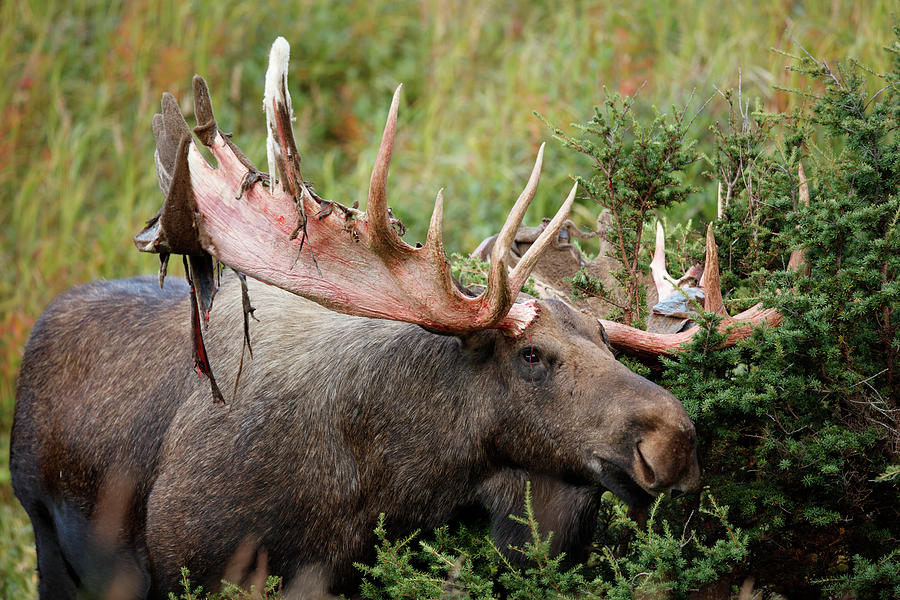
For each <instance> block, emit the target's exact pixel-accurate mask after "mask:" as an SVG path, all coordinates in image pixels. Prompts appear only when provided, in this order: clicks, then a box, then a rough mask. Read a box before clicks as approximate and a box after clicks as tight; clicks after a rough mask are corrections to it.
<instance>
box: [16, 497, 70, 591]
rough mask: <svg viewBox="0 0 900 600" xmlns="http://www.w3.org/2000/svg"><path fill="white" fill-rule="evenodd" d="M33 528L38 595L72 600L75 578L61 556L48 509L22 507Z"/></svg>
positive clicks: (38, 505) (37, 504) (40, 505)
mask: <svg viewBox="0 0 900 600" xmlns="http://www.w3.org/2000/svg"><path fill="white" fill-rule="evenodd" d="M25 509H26V512H28V516H29V517H31V524H32V525H33V527H34V542H35V546H36V549H37V562H38V575H39V577H38V596H39V598H41V600H46V599H48V598H61V599H65V598H73V599H74V598H75V595H76V593H77V590H78V584H79V581H78V578H77V575H76V574H75V571H74V569H73V567H72V565H70V564H69V563H68V562H67V561H66V558H65V556H64V555H63V552H62V548H60V545H59V539H58V537H57V535H56V528H55V527H54V525H53V520H52V518H51V517H50V514H49V512H48V511H47V508H46V507H45V506H44V505H43V504H40V503H38V502H36V503H34V504H30V505H29V506H26V507H25Z"/></svg>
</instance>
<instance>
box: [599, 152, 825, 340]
mask: <svg viewBox="0 0 900 600" xmlns="http://www.w3.org/2000/svg"><path fill="white" fill-rule="evenodd" d="M798 174H799V180H800V194H799V195H800V202H801V203H802V204H804V205H805V206H809V188H808V186H807V182H806V174H805V173H804V172H803V165H800V167H799V173H798ZM661 234H662V229H661V226H660V225H657V242H656V252H655V253H654V258H653V261H652V263H651V270H652V272H653V278H654V282H655V283H656V285H657V289H658V290H659V297H660V299H662V298H663V294H664V293H665V292H666V291H667V290H668V291H669V292H671V291H674V290H675V286H673V285H672V283H671V281H672V278H671V277H669V276H668V273H667V272H666V267H665V254H664V246H663V244H664V242H663V241H662V239H663V237H662V235H661ZM804 265H805V258H804V252H803V250H802V249H798V250H794V251H793V252H792V253H791V257H790V260H789V261H788V269H789V270H791V271H798V270H801V269H803V268H804ZM720 285H721V284H720V281H719V252H718V248H717V247H716V240H715V237H714V235H713V224H712V223H710V224H709V226H708V227H707V229H706V262H705V267H704V271H703V277H702V279H701V282H700V286H701V287H702V288H703V291H704V300H703V310H705V311H706V312H711V313H715V314H718V315H722V316H723V317H724V318H723V319H722V321H721V323H719V325H718V331H719V332H722V333H725V334H726V336H727V337H726V339H725V341H724V342H723V343H722V344H721V347H727V346H733V345H734V344H735V343H736V342H737V341H738V340H740V339H742V338H745V337H748V336H749V335H750V334H751V333H752V331H753V328H754V327H757V326H759V325H762V324H763V323H767V324H768V325H771V326H777V325H779V324H781V321H782V316H781V314H780V313H779V312H778V311H777V310H776V309H774V308H763V306H762V303H761V302H760V303H758V304H756V305H754V306H752V307H751V308H749V309H747V310H745V311H743V312H741V313H738V314H737V315H735V316H733V317H730V316H728V312H727V311H726V310H725V306H724V304H723V302H722V290H721V287H720ZM598 320H599V321H600V323H601V324H602V325H603V328H604V329H605V330H606V334H607V335H608V336H609V341H610V344H612V345H613V346H614V347H615V348H617V349H619V350H621V351H623V352H626V353H628V354H632V355H635V356H639V357H642V358H652V357H655V356H659V355H661V354H668V353H671V352H673V351H675V350H677V349H678V348H680V347H681V346H682V345H683V344H686V343H687V342H689V341H690V340H691V338H693V337H694V334H695V333H697V331H699V326H698V325H694V326H692V327H690V328H688V329H686V330H685V331H681V332H678V333H668V334H662V333H652V332H648V331H643V330H641V329H636V328H634V327H630V326H628V325H623V324H622V323H616V322H615V321H607V320H605V319H598Z"/></svg>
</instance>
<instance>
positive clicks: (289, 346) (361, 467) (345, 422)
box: [192, 281, 505, 522]
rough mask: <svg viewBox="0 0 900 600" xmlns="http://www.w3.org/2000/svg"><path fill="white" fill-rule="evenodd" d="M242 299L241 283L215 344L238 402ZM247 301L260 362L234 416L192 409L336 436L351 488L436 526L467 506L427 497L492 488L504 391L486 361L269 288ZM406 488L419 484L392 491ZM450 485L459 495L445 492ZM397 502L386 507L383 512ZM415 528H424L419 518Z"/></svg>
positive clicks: (199, 397)
mask: <svg viewBox="0 0 900 600" xmlns="http://www.w3.org/2000/svg"><path fill="white" fill-rule="evenodd" d="M237 287H238V286H237V283H236V281H227V282H225V283H224V284H223V288H222V290H221V291H220V293H219V294H218V295H217V296H216V304H215V307H214V310H213V311H212V318H211V320H210V327H209V330H208V334H209V335H208V336H207V346H208V351H209V354H210V362H211V364H212V367H213V369H214V370H215V375H216V377H217V378H218V379H219V381H220V385H221V386H222V389H223V391H224V390H226V389H228V390H231V388H232V384H233V382H234V380H235V378H236V377H237V372H238V365H239V364H240V352H239V348H240V347H241V341H240V338H241V335H242V332H243V325H242V323H241V314H242V313H241V308H240V294H239V293H237ZM250 297H251V300H252V303H253V305H254V306H255V307H256V313H255V314H256V316H257V317H258V319H259V322H258V323H255V322H251V329H250V336H251V343H252V347H253V358H252V359H249V357H248V355H245V356H244V364H243V368H242V369H241V374H240V379H239V381H238V385H237V387H236V389H235V392H234V394H233V396H234V397H233V399H231V398H230V394H229V393H228V392H225V396H226V399H228V400H229V402H230V403H231V404H230V405H229V406H228V407H222V406H221V405H217V406H218V410H217V408H216V407H211V406H209V404H210V403H211V400H210V398H209V395H208V393H199V394H195V395H194V398H193V399H192V401H197V402H199V404H200V405H201V406H203V407H204V408H203V409H202V410H204V412H206V411H214V412H220V413H222V414H221V417H222V418H224V419H226V420H228V419H230V418H233V417H229V416H228V415H235V414H238V415H246V414H248V413H254V414H256V413H258V414H259V415H260V418H263V417H262V416H263V414H264V415H265V417H264V418H266V419H271V420H274V421H276V422H277V423H278V426H277V427H278V428H279V429H280V431H281V436H282V438H283V439H286V440H290V439H295V440H302V439H306V438H309V437H311V436H314V435H315V432H309V431H299V428H309V424H310V423H316V424H320V425H321V427H323V428H326V427H327V428H333V429H334V428H336V429H337V430H338V431H340V432H341V433H342V437H343V441H344V443H345V447H344V448H340V449H335V451H336V452H349V454H350V455H351V456H349V457H348V458H350V459H352V462H353V463H355V465H356V466H358V471H357V472H356V473H353V474H351V475H348V477H351V479H352V480H353V481H351V482H349V484H351V485H354V486H355V485H358V486H359V487H360V491H361V492H362V493H363V494H365V495H367V496H369V497H372V495H376V496H377V494H379V493H380V490H381V489H389V488H390V489H393V490H394V492H396V491H397V490H398V489H402V490H406V491H408V492H409V494H410V497H408V498H405V499H404V500H405V501H406V502H407V506H409V507H410V510H411V511H412V512H415V511H416V510H420V509H421V510H426V509H427V511H428V515H430V516H432V517H433V516H434V515H435V514H436V512H444V511H435V506H436V505H440V504H445V509H446V511H448V512H449V511H452V510H453V508H455V506H451V505H452V504H457V503H458V502H459V501H460V500H462V501H463V502H465V501H466V500H467V499H463V498H454V499H453V500H452V501H451V499H449V498H447V499H442V498H434V497H431V496H429V497H427V498H426V497H421V495H422V494H431V493H432V492H431V490H438V489H444V490H447V489H472V487H473V486H471V485H466V484H468V483H471V482H472V481H473V480H476V479H478V478H480V477H485V476H487V472H486V471H487V469H488V459H487V457H486V456H485V450H484V448H485V443H484V436H485V435H486V432H488V431H490V430H491V428H492V425H493V422H492V419H494V418H495V410H494V407H493V405H494V403H496V402H502V400H500V399H499V398H497V397H496V394H495V393H489V395H488V394H486V393H485V391H486V390H491V391H496V390H499V389H503V388H504V387H505V385H504V383H503V382H502V381H501V380H500V375H499V374H498V373H497V370H496V368H495V367H493V366H492V363H491V362H490V361H484V360H483V357H482V356H479V355H478V353H477V352H476V353H472V352H469V351H467V349H466V348H465V347H463V345H462V344H461V342H460V340H459V339H457V338H455V337H452V336H442V335H436V334H433V333H430V332H428V331H426V330H424V329H422V328H421V327H419V326H417V325H411V324H408V323H399V322H394V321H384V320H375V319H366V318H360V317H351V316H346V315H341V314H338V313H334V312H331V311H328V310H325V309H323V308H321V307H320V306H318V305H316V304H314V303H311V302H308V301H306V300H303V299H301V298H298V297H296V296H294V295H292V294H288V293H285V292H283V291H281V290H278V289H276V288H272V287H269V286H264V285H258V284H257V285H251V288H250ZM484 335H491V334H490V333H485V334H484ZM201 387H202V386H198V389H199V388H201ZM207 392H208V389H207ZM264 404H265V405H266V406H265V407H263V406H262V405H264ZM242 419H246V417H242ZM235 426H237V423H235ZM404 480H408V481H410V482H416V484H415V485H410V486H397V485H390V486H388V485H385V482H386V481H390V482H392V483H394V482H396V481H404ZM454 480H458V481H459V483H460V486H458V487H457V486H448V485H447V484H446V482H447V481H454ZM397 502H398V498H385V499H384V504H385V507H387V506H389V505H396V504H397ZM372 505H373V506H374V505H377V503H372ZM416 507H418V508H416ZM410 518H411V521H412V522H421V521H420V520H419V516H418V515H415V514H411V515H410Z"/></svg>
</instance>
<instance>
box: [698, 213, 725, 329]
mask: <svg viewBox="0 0 900 600" xmlns="http://www.w3.org/2000/svg"><path fill="white" fill-rule="evenodd" d="M701 279H702V281H703V283H702V287H703V295H704V300H703V310H705V311H706V312H711V313H716V314H717V315H725V316H726V317H727V316H728V312H727V311H726V310H725V306H724V304H723V303H722V288H721V285H722V284H721V280H720V279H719V248H718V247H717V246H716V237H715V234H714V233H713V224H712V223H710V224H709V225H708V226H707V227H706V264H705V265H704V266H703V276H702V277H701Z"/></svg>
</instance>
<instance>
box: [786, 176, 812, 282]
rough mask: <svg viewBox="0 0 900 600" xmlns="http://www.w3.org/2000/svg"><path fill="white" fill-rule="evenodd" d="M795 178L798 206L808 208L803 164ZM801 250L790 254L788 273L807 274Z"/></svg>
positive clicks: (807, 191)
mask: <svg viewBox="0 0 900 600" xmlns="http://www.w3.org/2000/svg"><path fill="white" fill-rule="evenodd" d="M797 176H798V178H799V179H800V189H799V196H800V204H801V205H803V206H805V207H808V206H809V184H808V183H807V182H806V173H804V172H803V163H800V165H799V166H798V167H797ZM804 254H805V253H804V252H803V249H802V248H798V249H797V250H794V251H793V252H791V258H790V260H788V266H787V268H788V271H797V272H800V273H801V274H807V275H808V274H809V265H807V264H806V256H805V255H804Z"/></svg>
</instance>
